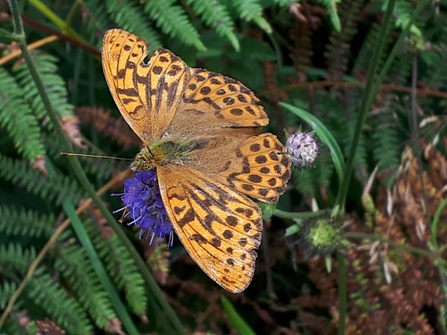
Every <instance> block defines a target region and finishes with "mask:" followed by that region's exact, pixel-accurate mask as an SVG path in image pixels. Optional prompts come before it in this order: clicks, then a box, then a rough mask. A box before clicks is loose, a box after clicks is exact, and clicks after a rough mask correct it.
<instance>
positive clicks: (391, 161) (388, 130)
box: [372, 110, 402, 172]
mask: <svg viewBox="0 0 447 335" xmlns="http://www.w3.org/2000/svg"><path fill="white" fill-rule="evenodd" d="M372 122H373V128H374V132H373V134H372V139H373V141H374V159H375V161H376V164H377V166H378V167H379V171H380V172H384V171H387V172H394V171H395V170H396V169H397V167H398V166H399V163H400V154H401V152H402V148H400V147H399V136H398V130H397V125H396V122H395V120H394V118H393V112H392V111H391V110H385V111H384V112H382V113H380V114H379V115H377V117H376V118H374V119H373V120H372Z"/></svg>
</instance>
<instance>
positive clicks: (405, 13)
mask: <svg viewBox="0 0 447 335" xmlns="http://www.w3.org/2000/svg"><path fill="white" fill-rule="evenodd" d="M387 3H388V2H387V1H384V3H383V5H382V10H385V9H386V6H387ZM413 11H414V7H413V5H412V3H411V2H408V1H405V0H397V1H396V4H395V5H394V10H393V14H394V15H395V18H396V21H395V25H396V27H398V28H400V29H403V28H405V27H406V26H407V24H408V22H410V18H411V15H412V14H413ZM410 32H411V33H412V34H413V35H415V36H417V37H422V36H423V34H422V31H421V30H420V29H419V28H418V27H417V25H416V24H414V23H413V24H412V25H411V27H410Z"/></svg>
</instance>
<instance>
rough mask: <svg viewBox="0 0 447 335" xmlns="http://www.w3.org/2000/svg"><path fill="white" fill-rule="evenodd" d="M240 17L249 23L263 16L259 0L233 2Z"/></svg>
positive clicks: (234, 0) (237, 0)
mask: <svg viewBox="0 0 447 335" xmlns="http://www.w3.org/2000/svg"><path fill="white" fill-rule="evenodd" d="M233 5H234V7H235V8H236V10H237V12H238V15H239V16H240V17H241V18H242V19H245V20H247V21H250V20H252V19H253V18H254V17H255V16H258V15H261V14H262V6H261V3H260V1H259V0H233Z"/></svg>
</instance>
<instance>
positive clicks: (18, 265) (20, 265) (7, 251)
mask: <svg viewBox="0 0 447 335" xmlns="http://www.w3.org/2000/svg"><path fill="white" fill-rule="evenodd" d="M35 258H36V251H35V250H34V248H32V247H31V248H29V249H23V247H22V246H21V245H20V244H15V243H9V244H6V245H5V244H1V245H0V268H1V269H2V270H8V269H11V270H14V271H18V272H20V273H24V272H25V271H26V270H27V269H28V266H29V265H30V263H31V262H32V261H33V260H34V259H35Z"/></svg>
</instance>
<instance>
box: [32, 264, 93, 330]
mask: <svg viewBox="0 0 447 335" xmlns="http://www.w3.org/2000/svg"><path fill="white" fill-rule="evenodd" d="M40 270H42V268H41V269H40ZM41 272H43V271H36V273H35V275H34V277H33V279H32V280H31V281H30V282H29V283H28V285H27V288H26V290H25V291H26V293H27V295H28V296H29V298H31V299H33V301H34V303H36V304H37V305H38V306H39V307H40V308H42V310H44V311H45V312H46V313H47V314H48V315H54V318H55V319H56V322H57V324H58V325H60V326H61V327H62V328H64V329H66V330H67V332H68V333H70V334H79V335H85V334H90V332H91V331H92V330H93V328H92V325H91V324H90V321H89V320H88V317H87V315H86V314H85V312H84V311H83V310H82V308H81V306H80V305H79V303H78V302H77V301H76V300H75V299H73V298H71V297H69V296H68V295H67V293H66V291H65V290H64V289H63V288H62V287H61V286H60V285H59V284H58V283H56V282H54V281H53V279H52V278H51V277H50V275H48V274H46V273H45V274H41Z"/></svg>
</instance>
